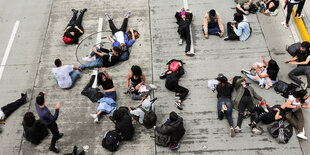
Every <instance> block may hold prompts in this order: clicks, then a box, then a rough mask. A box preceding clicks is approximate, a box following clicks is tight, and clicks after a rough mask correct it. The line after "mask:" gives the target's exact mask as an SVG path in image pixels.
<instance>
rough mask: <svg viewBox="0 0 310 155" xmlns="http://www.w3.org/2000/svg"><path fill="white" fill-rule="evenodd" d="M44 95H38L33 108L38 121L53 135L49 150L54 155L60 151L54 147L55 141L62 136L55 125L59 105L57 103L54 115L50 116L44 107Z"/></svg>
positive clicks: (43, 93) (42, 93)
mask: <svg viewBox="0 0 310 155" xmlns="http://www.w3.org/2000/svg"><path fill="white" fill-rule="evenodd" d="M45 95H46V92H40V93H39V95H38V96H37V98H36V103H35V107H36V111H37V113H38V115H39V117H40V121H41V122H42V123H43V124H44V125H46V126H47V128H48V129H49V130H50V131H51V133H52V135H53V137H52V140H51V144H50V147H49V150H50V151H53V152H55V153H59V152H60V150H59V149H57V148H56V147H55V145H56V142H57V140H59V139H60V138H61V137H62V136H63V133H60V132H59V130H58V125H57V123H56V120H57V119H58V114H59V109H60V104H59V103H57V104H56V106H55V114H54V115H52V114H51V112H50V110H49V109H48V108H47V107H46V106H45V99H44V96H45Z"/></svg>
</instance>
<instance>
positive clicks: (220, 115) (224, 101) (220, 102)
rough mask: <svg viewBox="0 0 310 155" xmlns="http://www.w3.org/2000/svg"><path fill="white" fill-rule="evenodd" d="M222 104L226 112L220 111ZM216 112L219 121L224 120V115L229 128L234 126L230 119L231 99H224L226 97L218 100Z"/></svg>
mask: <svg viewBox="0 0 310 155" xmlns="http://www.w3.org/2000/svg"><path fill="white" fill-rule="evenodd" d="M223 104H225V105H226V106H227V110H225V111H224V112H222V111H221V110H222V105H223ZM217 112H218V118H219V119H220V120H222V119H223V118H224V115H225V116H226V118H227V120H228V124H229V125H230V126H234V122H233V119H232V117H231V114H232V103H231V99H230V98H226V97H220V98H218V101H217Z"/></svg>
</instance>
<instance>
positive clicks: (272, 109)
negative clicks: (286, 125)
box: [249, 104, 287, 135]
mask: <svg viewBox="0 0 310 155" xmlns="http://www.w3.org/2000/svg"><path fill="white" fill-rule="evenodd" d="M264 106H267V110H268V112H266V111H265V110H264V108H263V107H262V106H255V108H254V111H255V112H256V113H257V117H256V118H255V119H254V120H253V121H252V122H251V123H250V124H249V126H250V127H251V129H252V133H254V134H257V135H260V134H262V133H263V132H262V131H261V130H259V129H257V128H256V126H257V123H259V122H262V123H264V124H270V123H272V122H274V121H277V120H281V119H282V118H284V116H285V113H286V111H287V109H286V104H282V105H274V106H270V105H269V104H265V105H264Z"/></svg>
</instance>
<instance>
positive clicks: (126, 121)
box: [112, 108, 135, 140]
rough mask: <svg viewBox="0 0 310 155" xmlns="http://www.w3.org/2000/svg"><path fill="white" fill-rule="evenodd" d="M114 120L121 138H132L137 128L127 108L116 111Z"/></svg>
mask: <svg viewBox="0 0 310 155" xmlns="http://www.w3.org/2000/svg"><path fill="white" fill-rule="evenodd" d="M112 121H113V122H114V123H115V130H116V132H117V133H118V134H119V136H120V137H121V140H131V139H132V137H133V136H134V132H135V128H134V127H133V125H132V119H131V117H130V116H129V114H128V109H127V108H120V109H117V110H115V111H114V113H113V116H112Z"/></svg>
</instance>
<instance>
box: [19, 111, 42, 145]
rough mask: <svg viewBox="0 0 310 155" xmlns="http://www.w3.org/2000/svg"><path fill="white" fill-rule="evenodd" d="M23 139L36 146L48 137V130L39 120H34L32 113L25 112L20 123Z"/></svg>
mask: <svg viewBox="0 0 310 155" xmlns="http://www.w3.org/2000/svg"><path fill="white" fill-rule="evenodd" d="M22 125H23V127H24V137H25V138H26V140H28V141H30V142H31V143H32V144H34V145H38V144H40V143H41V141H42V140H43V139H44V138H45V137H46V136H47V135H48V130H47V128H46V126H45V125H44V124H42V123H41V121H40V120H36V119H35V116H34V114H33V113H32V112H26V113H25V115H24V119H23V122H22Z"/></svg>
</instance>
